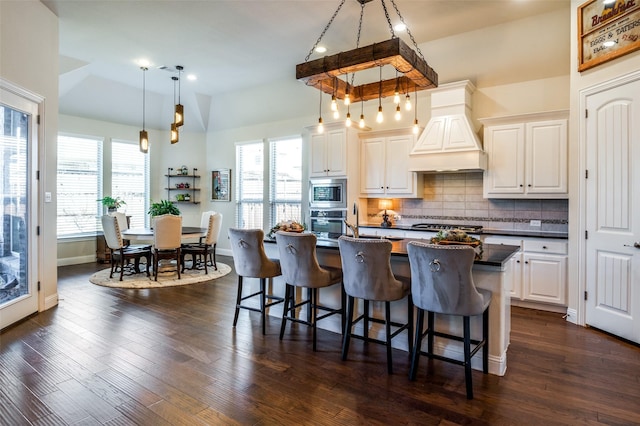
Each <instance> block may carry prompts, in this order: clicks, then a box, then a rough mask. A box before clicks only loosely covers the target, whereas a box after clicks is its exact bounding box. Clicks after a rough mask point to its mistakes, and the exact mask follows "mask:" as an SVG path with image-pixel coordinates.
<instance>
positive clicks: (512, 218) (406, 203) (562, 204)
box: [367, 172, 569, 232]
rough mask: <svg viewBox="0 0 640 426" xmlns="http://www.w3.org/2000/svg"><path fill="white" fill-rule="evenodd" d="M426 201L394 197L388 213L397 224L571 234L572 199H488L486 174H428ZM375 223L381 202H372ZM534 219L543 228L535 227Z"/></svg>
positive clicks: (370, 208)
mask: <svg viewBox="0 0 640 426" xmlns="http://www.w3.org/2000/svg"><path fill="white" fill-rule="evenodd" d="M421 178H423V179H424V193H423V197H422V199H417V198H411V199H404V198H394V199H393V211H390V212H388V213H389V214H390V215H391V217H392V219H393V223H394V224H398V225H412V224H414V223H423V222H425V223H443V224H468V225H470V224H473V225H482V226H484V227H485V228H493V229H503V230H526V231H545V232H567V231H568V219H569V200H566V199H562V200H540V199H527V200H516V199H486V198H483V196H482V172H467V173H436V174H424V175H422V176H421ZM367 216H368V219H369V220H370V221H371V222H375V221H377V220H378V218H380V217H381V212H380V210H379V209H378V200H377V199H369V201H368V203H367ZM532 220H536V221H540V222H541V226H539V227H538V226H531V225H530V222H531V221H532Z"/></svg>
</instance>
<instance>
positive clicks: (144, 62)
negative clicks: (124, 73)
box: [136, 59, 151, 68]
mask: <svg viewBox="0 0 640 426" xmlns="http://www.w3.org/2000/svg"><path fill="white" fill-rule="evenodd" d="M136 64H138V66H140V67H146V68H149V66H150V65H151V61H149V60H148V59H138V60H136Z"/></svg>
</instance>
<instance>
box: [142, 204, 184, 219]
mask: <svg viewBox="0 0 640 426" xmlns="http://www.w3.org/2000/svg"><path fill="white" fill-rule="evenodd" d="M147 213H149V214H150V215H151V217H154V216H160V215H163V214H174V215H176V216H178V215H180V209H178V207H176V205H175V204H173V203H172V202H171V201H169V200H160V201H158V202H157V203H151V207H149V211H148V212H147Z"/></svg>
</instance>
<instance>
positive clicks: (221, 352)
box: [0, 256, 640, 425]
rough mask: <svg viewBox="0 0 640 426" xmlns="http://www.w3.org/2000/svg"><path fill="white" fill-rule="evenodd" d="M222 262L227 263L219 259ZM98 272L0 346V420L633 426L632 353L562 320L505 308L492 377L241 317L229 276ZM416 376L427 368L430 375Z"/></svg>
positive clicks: (66, 276)
mask: <svg viewBox="0 0 640 426" xmlns="http://www.w3.org/2000/svg"><path fill="white" fill-rule="evenodd" d="M219 260H220V261H221V262H223V263H227V264H230V265H232V264H233V261H232V259H231V258H228V257H224V256H219ZM104 267H105V265H99V264H86V265H76V266H68V267H61V268H59V295H60V303H59V305H58V306H57V307H56V308H54V309H51V310H49V311H47V312H43V313H41V314H39V315H37V316H34V317H32V318H30V319H28V320H27V321H24V322H22V323H20V324H18V325H16V326H14V327H11V328H9V329H7V330H5V331H4V332H3V333H2V334H1V335H0V424H2V425H23V424H36V425H63V424H77V425H79V424H83V425H84V424H87V425H88V424H104V425H130V424H140V425H163V424H164V425H166V424H171V425H194V424H214V425H217V424H224V425H227V424H241V425H299V424H306V425H389V424H393V425H400V424H412V425H456V424H479V425H481V424H486V425H560V424H565V425H582V424H587V425H591V424H608V425H631V424H640V349H639V348H638V347H636V346H633V345H631V344H628V343H625V342H623V341H620V340H617V339H615V338H613V337H611V336H608V335H606V334H604V333H601V332H598V331H596V330H591V329H586V328H583V327H579V326H575V325H572V324H569V323H567V322H566V321H564V320H563V319H562V318H561V316H560V315H559V314H552V313H547V312H541V311H533V310H527V309H522V308H513V310H512V333H511V345H510V346H509V352H508V369H507V373H506V375H505V376H504V377H498V376H493V375H483V374H482V373H481V372H479V371H474V372H473V375H474V376H473V379H474V390H475V399H474V400H472V401H468V400H467V399H466V398H465V387H464V371H463V368H462V367H460V366H456V365H451V364H446V363H442V362H437V361H436V362H432V363H428V362H427V361H426V360H424V359H423V360H422V362H421V368H420V371H419V373H418V379H417V380H416V381H415V382H410V381H409V380H408V378H407V376H408V371H409V357H408V356H407V354H406V353H405V352H402V351H395V352H394V374H393V375H391V376H389V375H387V373H386V358H385V351H384V348H383V347H380V346H378V345H371V344H370V345H369V346H368V347H365V344H364V343H363V342H361V341H357V340H356V341H353V342H352V347H351V351H350V354H349V358H350V359H349V360H348V361H345V362H343V361H341V359H340V349H341V337H340V336H339V335H337V334H334V333H330V332H326V331H322V330H319V331H318V352H316V353H314V352H313V351H312V350H311V344H310V341H311V333H310V331H309V330H308V329H307V328H306V327H304V326H294V328H293V329H292V330H291V331H290V329H289V328H287V333H286V335H285V338H284V340H283V341H280V340H278V332H279V327H280V320H279V319H277V318H273V317H271V318H269V319H268V324H267V335H266V336H263V335H262V334H261V332H260V321H259V315H258V314H257V313H255V312H248V311H243V312H241V313H240V319H239V321H238V327H237V328H236V329H234V328H233V327H232V326H231V323H232V320H233V311H234V298H235V292H236V279H237V278H236V276H235V274H234V273H231V274H229V275H227V276H226V277H223V278H221V279H218V280H216V281H213V282H209V283H203V284H194V285H189V286H184V287H171V288H166V289H160V290H119V289H111V288H105V287H99V286H96V285H93V284H91V283H89V281H88V277H89V275H90V274H91V273H92V272H94V271H95V270H98V269H103V268H104ZM427 370H429V373H428V374H427Z"/></svg>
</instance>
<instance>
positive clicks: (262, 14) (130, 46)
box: [42, 0, 570, 128]
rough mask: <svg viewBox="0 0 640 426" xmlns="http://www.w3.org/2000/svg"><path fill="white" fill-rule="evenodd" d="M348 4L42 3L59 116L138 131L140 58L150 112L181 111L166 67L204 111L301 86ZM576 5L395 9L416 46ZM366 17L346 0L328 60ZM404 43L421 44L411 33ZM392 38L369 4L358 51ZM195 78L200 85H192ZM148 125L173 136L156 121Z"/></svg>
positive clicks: (510, 2)
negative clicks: (231, 97)
mask: <svg viewBox="0 0 640 426" xmlns="http://www.w3.org/2000/svg"><path fill="white" fill-rule="evenodd" d="M340 1H341V0H288V1H282V0H207V1H205V0H201V1H191V0H173V1H162V0H144V1H143V0H136V1H112V0H42V3H44V4H45V5H46V6H47V7H48V8H49V9H50V10H52V11H53V12H54V13H55V14H56V15H57V16H58V17H59V37H60V112H61V113H62V114H68V115H76V116H81V117H87V118H96V119H102V120H105V121H115V122H118V123H122V124H129V125H139V121H140V115H141V113H140V112H139V110H140V103H141V102H140V99H141V96H140V91H141V88H142V71H141V70H140V69H139V66H138V65H137V63H136V61H137V60H139V59H141V58H146V59H148V60H149V61H151V66H150V67H149V71H148V72H147V73H146V87H147V95H148V99H147V102H148V103H152V104H153V103H165V104H172V103H173V96H174V95H173V93H174V86H173V82H172V81H171V76H172V75H174V74H172V73H170V72H167V71H164V70H160V69H158V67H161V66H167V67H171V68H174V67H175V66H176V65H182V66H184V74H183V78H182V81H181V84H180V92H181V96H182V97H185V98H186V97H189V98H190V99H195V101H194V102H197V103H198V104H200V105H201V106H202V107H203V109H204V110H205V111H206V110H207V107H206V104H207V103H209V104H210V103H211V100H212V99H215V98H216V96H217V95H220V94H225V93H229V92H234V91H242V90H246V89H251V88H254V87H255V88H257V87H261V86H265V85H269V84H270V83H273V82H277V81H283V80H295V65H296V64H298V63H300V62H303V61H304V60H305V56H306V55H307V54H308V53H309V52H310V50H311V48H312V47H313V46H314V43H315V42H316V40H317V39H318V37H319V36H320V34H321V33H322V30H323V29H324V27H325V26H326V25H327V23H328V22H329V19H330V18H331V16H332V15H333V13H334V11H335V10H336V9H337V7H338V5H339V4H340ZM569 2H570V0H395V3H396V5H397V7H398V10H400V13H401V14H402V16H403V18H404V20H405V22H406V24H407V25H408V27H409V29H410V31H411V34H412V35H413V37H414V38H415V41H416V43H417V44H422V43H426V42H429V41H431V40H436V39H440V38H443V37H447V36H451V35H454V34H458V33H464V32H468V31H474V30H478V29H481V28H483V27H484V26H493V25H496V24H500V23H504V22H506V21H510V20H516V19H522V18H525V17H527V16H533V15H537V14H542V13H549V12H552V11H555V10H558V9H562V8H567V5H568V4H569ZM385 4H386V6H387V10H388V12H389V17H390V19H391V22H392V24H396V23H398V21H399V18H398V15H397V13H396V12H395V10H394V7H393V4H392V2H391V0H385ZM359 16H360V3H359V2H358V1H357V0H345V3H344V5H343V7H342V9H341V10H340V12H339V13H338V14H337V16H336V17H335V20H334V21H333V23H332V25H331V27H330V28H329V30H328V31H327V32H326V34H325V35H324V37H323V39H322V44H325V45H326V46H327V48H328V51H327V53H326V54H324V55H330V54H334V53H338V52H340V51H346V50H351V49H353V48H355V46H356V35H357V23H358V19H359ZM398 35H399V36H400V37H401V38H402V39H403V40H404V41H405V42H406V43H407V44H409V45H410V46H412V45H413V43H412V42H411V40H410V38H409V37H407V35H406V34H398ZM388 38H390V31H389V27H388V25H387V21H386V19H385V15H384V12H383V8H382V3H381V2H380V1H378V0H374V1H372V2H370V3H367V4H366V5H365V7H364V19H363V28H362V35H361V40H360V45H361V46H364V45H368V44H372V43H374V42H379V41H382V40H386V39H388ZM425 56H426V55H425ZM318 57H320V55H318V54H316V53H314V54H313V55H311V57H310V59H315V58H318ZM426 59H427V60H428V59H429V58H426ZM436 71H437V70H436ZM190 73H193V74H196V75H197V80H196V81H188V80H187V79H186V78H184V76H185V75H186V74H190ZM300 84H302V83H300ZM182 103H185V102H182ZM185 104H186V103H185ZM130 108H135V111H136V112H135V113H134V112H133V111H134V110H133V109H130ZM129 109H130V110H129ZM148 115H152V114H148ZM165 121H166V120H165ZM148 122H149V126H151V127H154V126H156V128H163V127H167V125H166V123H160V120H158V122H157V123H155V122H154V119H153V118H152V117H150V118H148ZM187 124H189V123H187ZM157 126H162V127H157Z"/></svg>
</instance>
